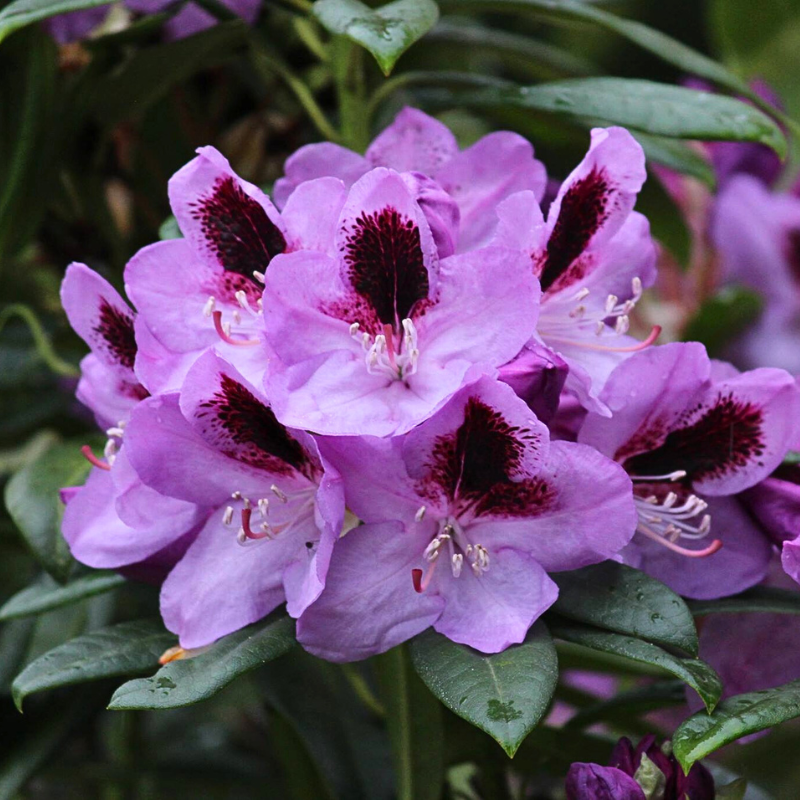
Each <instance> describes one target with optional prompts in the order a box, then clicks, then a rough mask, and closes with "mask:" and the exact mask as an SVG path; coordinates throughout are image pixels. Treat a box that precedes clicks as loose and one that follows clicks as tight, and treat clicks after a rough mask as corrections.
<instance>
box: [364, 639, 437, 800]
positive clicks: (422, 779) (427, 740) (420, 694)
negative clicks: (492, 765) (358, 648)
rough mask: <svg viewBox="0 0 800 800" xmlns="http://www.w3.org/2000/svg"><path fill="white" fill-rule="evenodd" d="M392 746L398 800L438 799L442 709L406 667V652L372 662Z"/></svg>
mask: <svg viewBox="0 0 800 800" xmlns="http://www.w3.org/2000/svg"><path fill="white" fill-rule="evenodd" d="M375 670H376V672H377V675H378V683H379V685H380V687H381V694H382V696H383V702H384V705H385V708H386V724H387V726H388V728H389V738H390V740H391V743H392V754H393V757H394V768H395V769H394V771H395V780H396V782H397V797H398V800H438V798H439V797H441V794H442V783H443V781H444V755H443V749H444V748H443V744H442V736H443V734H442V707H441V706H440V705H439V703H438V702H437V701H436V699H435V698H434V697H432V696H431V693H430V692H429V691H428V690H427V689H426V688H425V686H424V685H423V683H422V681H421V680H420V679H419V677H418V676H417V675H416V673H415V672H414V670H413V669H412V667H411V663H410V661H409V658H408V654H407V653H406V648H405V647H402V646H401V647H395V648H394V649H392V650H390V651H389V652H388V653H383V654H381V655H379V656H377V657H376V658H375Z"/></svg>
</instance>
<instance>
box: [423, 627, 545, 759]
mask: <svg viewBox="0 0 800 800" xmlns="http://www.w3.org/2000/svg"><path fill="white" fill-rule="evenodd" d="M411 658H412V661H413V663H414V667H415V668H416V670H417V672H418V673H419V675H420V677H421V678H422V680H423V681H425V683H426V685H427V686H428V688H429V689H430V690H431V691H432V692H433V693H434V694H435V695H436V697H438V698H439V699H440V700H441V701H442V702H443V703H444V704H445V705H446V706H447V708H449V709H450V710H451V711H452V712H453V713H455V714H458V715H459V716H460V717H463V718H464V719H465V720H467V721H468V722H471V723H472V724H473V725H475V726H477V727H478V728H480V729H481V730H483V731H486V733H488V734H489V735H490V736H491V737H492V738H493V739H495V741H497V742H498V744H500V746H501V747H502V748H503V749H504V750H505V751H506V753H508V755H509V756H513V755H514V753H516V751H517V749H518V748H519V746H520V744H522V741H523V740H524V739H525V737H526V736H527V735H528V733H530V731H531V730H532V729H533V728H534V727H535V726H536V724H537V723H538V722H539V721H540V720H541V719H542V717H543V716H544V714H545V712H546V711H547V709H548V707H549V705H550V699H551V698H552V696H553V692H554V691H555V687H556V682H557V680H558V658H557V657H556V651H555V648H554V647H553V642H552V640H551V639H550V634H549V633H548V632H547V628H546V627H545V625H544V623H542V622H538V623H537V624H536V625H534V626H533V627H532V628H531V630H530V632H529V633H528V636H527V637H526V639H525V641H524V642H523V643H522V644H518V645H512V646H511V647H509V648H508V649H506V650H504V651H503V652H502V653H496V654H494V655H485V654H483V653H479V652H478V651H477V650H473V649H472V648H470V647H467V646H466V645H461V644H456V643H455V642H451V641H450V640H449V639H448V638H447V637H445V636H442V635H441V634H439V633H436V632H435V631H433V630H428V631H425V633H423V634H421V635H420V636H417V637H416V638H415V639H414V640H413V641H412V642H411Z"/></svg>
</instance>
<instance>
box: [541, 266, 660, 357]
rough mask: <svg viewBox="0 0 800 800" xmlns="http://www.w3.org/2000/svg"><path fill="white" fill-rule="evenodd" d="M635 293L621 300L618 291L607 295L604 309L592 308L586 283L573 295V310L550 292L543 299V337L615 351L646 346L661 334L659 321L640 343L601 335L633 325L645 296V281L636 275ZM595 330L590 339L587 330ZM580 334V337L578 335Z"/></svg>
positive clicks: (623, 331) (619, 332) (552, 341)
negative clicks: (616, 343) (611, 340)
mask: <svg viewBox="0 0 800 800" xmlns="http://www.w3.org/2000/svg"><path fill="white" fill-rule="evenodd" d="M631 292H632V296H631V297H630V298H629V299H628V300H625V301H624V302H622V303H621V302H620V301H619V298H618V297H617V295H615V294H610V295H608V297H606V300H605V303H604V305H603V308H602V311H599V310H597V309H593V310H592V311H589V310H588V309H587V307H586V305H585V303H584V302H583V301H584V300H585V299H586V298H587V297H588V296H589V294H590V290H589V288H588V287H586V286H584V287H583V288H582V289H580V290H579V291H578V292H576V293H575V295H573V297H572V302H573V303H574V305H572V306H571V307H570V309H569V311H566V309H565V302H564V301H563V300H560V299H559V300H550V299H549V298H548V297H547V296H545V297H544V298H543V299H542V308H541V312H540V316H539V324H538V329H539V333H540V335H541V336H542V338H543V339H544V340H545V341H546V342H547V343H549V344H555V345H559V344H561V345H572V346H573V347H582V348H585V349H587V350H598V351H604V352H614V353H629V352H635V351H637V350H644V349H645V348H646V347H649V346H650V345H651V344H653V342H654V341H655V340H656V339H657V338H658V335H659V334H660V333H661V328H660V327H659V326H658V325H656V326H654V328H653V330H652V331H651V332H650V335H649V336H648V337H647V338H646V339H645V340H644V341H643V342H640V343H639V344H636V345H632V346H629V345H626V346H623V347H615V346H613V345H610V344H608V343H606V342H601V341H600V338H601V337H605V338H606V339H607V338H608V336H609V335H613V336H622V335H624V334H626V333H627V332H628V329H629V328H630V314H631V312H632V311H633V309H634V308H635V307H636V304H637V303H638V302H639V300H640V299H641V297H642V281H641V280H640V279H639V278H634V279H633V280H632V281H631ZM591 332H594V335H595V337H596V338H597V341H596V342H592V341H591V340H590V341H586V339H585V338H584V337H585V336H586V334H588V333H591ZM576 334H578V338H576Z"/></svg>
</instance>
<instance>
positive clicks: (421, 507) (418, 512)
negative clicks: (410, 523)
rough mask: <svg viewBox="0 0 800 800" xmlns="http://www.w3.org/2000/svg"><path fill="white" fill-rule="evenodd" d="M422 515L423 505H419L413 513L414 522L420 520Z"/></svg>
mask: <svg viewBox="0 0 800 800" xmlns="http://www.w3.org/2000/svg"><path fill="white" fill-rule="evenodd" d="M424 517H425V506H420V507H419V508H418V509H417V513H416V514H414V522H422V520H423V518H424Z"/></svg>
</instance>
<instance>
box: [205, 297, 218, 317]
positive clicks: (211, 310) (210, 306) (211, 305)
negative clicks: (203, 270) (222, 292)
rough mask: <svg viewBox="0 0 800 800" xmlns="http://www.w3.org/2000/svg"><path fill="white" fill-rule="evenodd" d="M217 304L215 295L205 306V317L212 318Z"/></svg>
mask: <svg viewBox="0 0 800 800" xmlns="http://www.w3.org/2000/svg"><path fill="white" fill-rule="evenodd" d="M216 302H217V301H216V300H215V299H214V297H213V295H212V296H211V297H209V298H208V300H206V304H205V305H204V306H203V316H204V317H210V316H211V315H212V314H213V313H214V305H215V304H216Z"/></svg>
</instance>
